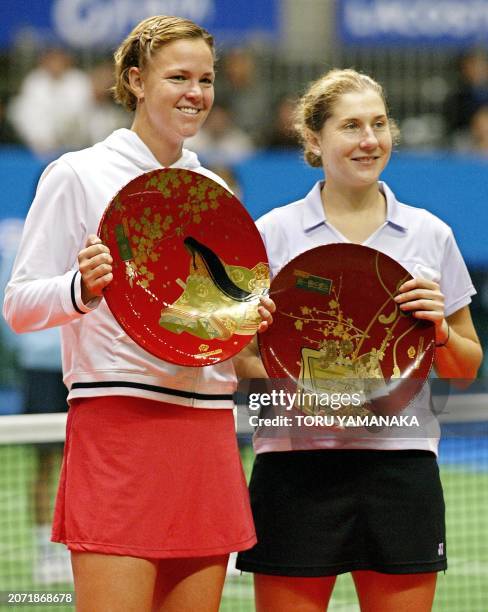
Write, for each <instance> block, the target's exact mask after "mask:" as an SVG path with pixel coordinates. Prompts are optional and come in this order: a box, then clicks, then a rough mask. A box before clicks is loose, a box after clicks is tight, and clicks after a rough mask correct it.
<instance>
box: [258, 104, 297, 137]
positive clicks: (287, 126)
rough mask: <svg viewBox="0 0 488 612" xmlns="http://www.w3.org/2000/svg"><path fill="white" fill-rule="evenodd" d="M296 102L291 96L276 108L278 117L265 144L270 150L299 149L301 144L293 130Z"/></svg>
mask: <svg viewBox="0 0 488 612" xmlns="http://www.w3.org/2000/svg"><path fill="white" fill-rule="evenodd" d="M295 106H296V100H295V99H294V98H292V97H290V96H285V97H284V98H282V99H281V100H280V101H279V102H278V104H277V106H276V117H275V120H274V122H273V125H272V128H271V131H270V132H269V135H268V138H267V140H266V142H265V143H264V145H265V147H266V148H268V149H298V148H299V144H298V140H297V137H296V134H295V131H294V129H293V122H294V119H293V116H294V112H295Z"/></svg>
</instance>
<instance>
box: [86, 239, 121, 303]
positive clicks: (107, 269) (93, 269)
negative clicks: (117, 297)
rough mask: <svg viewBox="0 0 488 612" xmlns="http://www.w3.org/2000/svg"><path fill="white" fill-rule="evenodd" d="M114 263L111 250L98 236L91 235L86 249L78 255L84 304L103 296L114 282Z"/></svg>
mask: <svg viewBox="0 0 488 612" xmlns="http://www.w3.org/2000/svg"><path fill="white" fill-rule="evenodd" d="M112 261H113V259H112V256H111V255H110V250H109V248H108V247H106V246H105V245H104V244H103V243H102V241H101V240H100V238H99V237H98V236H96V235H95V234H90V235H89V236H88V239H87V241H86V244H85V248H84V249H82V250H81V251H80V252H79V253H78V268H79V270H80V274H81V299H82V300H83V303H84V304H88V302H90V300H93V298H95V297H98V296H100V295H102V291H103V289H104V288H105V287H106V286H107V285H108V284H109V283H110V282H111V281H112V279H113V274H112Z"/></svg>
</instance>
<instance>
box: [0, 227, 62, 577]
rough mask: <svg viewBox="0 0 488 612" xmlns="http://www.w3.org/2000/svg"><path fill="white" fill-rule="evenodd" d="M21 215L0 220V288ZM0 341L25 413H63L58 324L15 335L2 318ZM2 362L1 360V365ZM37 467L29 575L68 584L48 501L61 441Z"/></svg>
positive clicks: (45, 449) (43, 449)
mask: <svg viewBox="0 0 488 612" xmlns="http://www.w3.org/2000/svg"><path fill="white" fill-rule="evenodd" d="M23 225H24V223H23V221H22V220H21V219H5V220H4V221H2V222H1V223H0V238H1V240H0V291H1V293H2V294H3V291H4V288H5V286H6V284H7V281H8V279H9V277H10V273H11V270H12V265H13V262H14V259H15V254H16V252H17V248H18V245H19V242H20V238H21V235H22V228H23ZM1 321H2V324H1V341H2V343H3V344H4V345H7V346H9V347H10V349H11V351H15V353H16V355H17V363H18V365H19V366H20V372H19V374H20V378H21V383H22V391H23V407H24V408H23V411H24V413H25V414H41V413H46V412H66V411H67V409H68V404H67V401H66V398H67V389H66V387H65V385H64V383H63V376H62V370H61V337H60V333H59V329H58V328H51V329H46V330H43V331H41V332H36V333H30V334H22V335H16V334H14V333H13V332H12V331H11V330H10V329H9V328H8V326H7V325H6V324H5V321H4V319H3V318H1ZM5 365H6V364H2V366H3V367H4V366H5ZM34 449H35V455H36V457H35V460H36V466H35V470H34V472H33V481H32V489H31V495H30V497H31V504H30V506H31V511H32V514H33V517H32V518H33V525H34V541H35V546H36V554H35V557H34V566H33V579H34V582H35V583H36V584H39V585H48V584H59V583H62V582H71V581H72V580H73V578H72V572H71V563H70V558H69V553H68V551H67V550H66V549H65V548H64V547H63V546H60V545H59V544H53V543H51V541H50V540H51V521H52V508H51V505H52V504H51V502H52V500H53V497H54V490H53V487H54V486H55V484H56V481H57V476H58V472H59V466H60V464H61V460H62V457H63V444H62V443H59V442H54V443H45V444H36V445H35V446H34Z"/></svg>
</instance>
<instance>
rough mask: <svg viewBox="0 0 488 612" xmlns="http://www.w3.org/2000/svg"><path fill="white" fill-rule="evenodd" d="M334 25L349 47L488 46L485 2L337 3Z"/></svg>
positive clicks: (374, 0) (394, 0)
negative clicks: (359, 45)
mask: <svg viewBox="0 0 488 612" xmlns="http://www.w3.org/2000/svg"><path fill="white" fill-rule="evenodd" d="M337 26H338V31H339V35H340V37H341V39H342V41H343V42H345V43H349V44H370V45H378V44H381V45H396V46H398V45H412V44H413V45H418V44H425V45H428V44H430V45H451V46H452V45H456V46H463V47H466V46H472V45H476V44H488V0H338V2H337Z"/></svg>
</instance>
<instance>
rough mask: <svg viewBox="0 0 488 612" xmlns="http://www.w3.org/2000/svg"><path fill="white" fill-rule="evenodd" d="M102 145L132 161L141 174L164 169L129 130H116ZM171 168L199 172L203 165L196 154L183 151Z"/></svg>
mask: <svg viewBox="0 0 488 612" xmlns="http://www.w3.org/2000/svg"><path fill="white" fill-rule="evenodd" d="M100 144H101V145H102V146H105V147H107V148H108V149H111V150H112V151H115V152H117V153H119V154H120V155H122V156H123V157H125V158H126V159H128V160H130V161H131V163H133V164H134V165H135V166H136V167H138V168H140V169H141V172H150V171H151V170H154V169H155V168H162V167H163V166H162V165H161V163H160V162H159V161H158V160H157V159H156V158H155V157H154V155H153V153H152V152H151V150H150V149H149V148H148V147H147V146H146V144H144V142H143V141H142V140H141V139H140V138H139V136H138V135H137V134H136V133H135V132H133V131H132V130H129V129H127V128H121V129H119V130H115V132H112V134H110V136H108V137H107V138H106V139H105V140H104V141H103V142H101V143H100ZM169 167H170V168H185V169H186V170H194V171H198V170H199V169H200V168H201V165H200V162H199V161H198V157H197V156H196V154H195V153H193V152H192V151H189V150H188V149H183V151H182V154H181V157H180V158H179V159H178V160H177V161H176V162H175V163H174V164H171V166H169Z"/></svg>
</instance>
